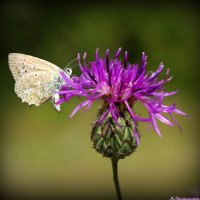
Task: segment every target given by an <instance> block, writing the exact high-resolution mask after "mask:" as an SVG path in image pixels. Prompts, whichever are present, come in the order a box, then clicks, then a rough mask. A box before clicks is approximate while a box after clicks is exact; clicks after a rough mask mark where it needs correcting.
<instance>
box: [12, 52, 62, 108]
mask: <svg viewBox="0 0 200 200" xmlns="http://www.w3.org/2000/svg"><path fill="white" fill-rule="evenodd" d="M9 68H10V70H11V72H12V74H13V77H14V79H15V81H16V83H15V92H16V94H17V95H18V96H19V97H20V98H21V99H22V102H27V103H28V104H29V105H31V104H34V105H36V106H40V105H41V104H42V103H44V102H45V101H47V100H48V99H49V98H50V97H51V96H52V94H53V93H54V92H55V90H57V89H58V88H59V87H60V84H61V81H60V73H59V71H61V69H60V68H59V67H57V66H56V65H54V64H52V63H50V62H48V61H45V60H42V59H39V58H36V57H33V56H29V55H24V54H18V53H11V54H9Z"/></svg>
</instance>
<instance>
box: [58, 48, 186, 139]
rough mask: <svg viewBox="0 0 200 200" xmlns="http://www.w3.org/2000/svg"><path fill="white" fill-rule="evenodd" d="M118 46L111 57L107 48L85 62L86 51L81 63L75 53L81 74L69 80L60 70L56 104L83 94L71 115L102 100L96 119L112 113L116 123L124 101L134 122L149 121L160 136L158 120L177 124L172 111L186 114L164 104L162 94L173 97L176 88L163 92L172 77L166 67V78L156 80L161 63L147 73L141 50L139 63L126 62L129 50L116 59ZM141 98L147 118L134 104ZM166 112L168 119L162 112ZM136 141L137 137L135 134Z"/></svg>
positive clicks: (118, 52) (145, 60)
mask: <svg viewBox="0 0 200 200" xmlns="http://www.w3.org/2000/svg"><path fill="white" fill-rule="evenodd" d="M120 53H121V48H119V49H118V51H117V52H116V54H115V57H114V58H113V59H109V50H107V51H106V56H105V58H99V56H98V49H97V51H96V54H95V61H92V62H88V63H86V53H85V54H84V56H83V64H82V63H81V61H80V55H78V62H79V66H80V69H81V72H82V74H81V75H80V76H79V77H76V76H74V77H72V78H71V79H70V78H69V77H68V76H66V75H65V73H63V72H61V76H62V78H63V80H64V82H65V85H63V86H62V87H61V89H60V91H59V94H60V96H61V99H60V100H59V101H58V102H57V104H61V103H63V102H66V101H68V100H69V99H71V98H72V97H74V96H78V97H84V98H85V100H84V101H83V102H82V103H80V104H79V105H78V106H77V107H76V108H75V109H74V111H73V112H72V114H71V115H70V116H71V117H72V116H73V115H74V114H75V113H76V112H77V111H78V110H80V109H81V108H83V107H85V110H87V109H89V108H90V107H91V105H92V103H93V102H94V101H95V100H100V99H102V100H103V102H104V103H105V104H107V110H106V111H105V112H104V113H103V114H102V116H101V118H99V119H98V122H99V123H101V122H102V121H103V120H104V119H106V117H107V116H108V114H110V115H111V116H112V118H113V119H114V121H115V122H116V123H117V124H118V118H120V117H121V114H120V111H119V109H118V108H119V107H118V105H119V104H124V109H125V110H127V111H128V112H129V114H130V116H131V118H132V120H133V122H134V123H135V124H137V122H138V121H141V122H148V123H149V124H151V125H152V126H153V128H154V130H155V132H156V133H157V134H158V135H160V131H159V128H158V125H157V120H159V121H161V122H163V123H165V124H167V125H169V126H173V125H174V124H176V125H178V126H179V128H180V125H179V124H178V123H177V121H176V120H175V118H174V117H173V115H172V114H173V113H176V114H178V115H185V116H187V115H186V113H184V112H182V111H181V110H179V109H177V108H176V105H175V103H174V104H172V105H170V106H167V105H164V104H163V100H164V98H165V97H168V96H172V95H174V94H176V93H177V91H173V92H166V91H165V90H164V85H165V84H166V83H168V82H169V81H170V80H171V79H172V77H171V76H170V75H169V69H167V71H166V73H165V78H164V79H162V80H159V79H158V76H159V74H160V73H161V72H162V70H163V68H164V65H163V63H160V65H159V66H158V69H157V70H156V71H155V72H147V71H146V66H147V56H146V55H145V53H142V58H141V64H140V65H138V64H130V63H128V53H127V51H126V52H125V54H124V60H123V61H121V60H120V59H119V56H120ZM137 101H140V102H141V103H142V104H143V105H144V107H145V108H146V109H147V111H148V117H147V118H144V117H141V116H139V115H137V114H136V113H135V112H134V110H133V109H132V108H133V105H134V104H135V103H136V102H137ZM165 113H166V114H168V115H169V117H170V119H171V121H170V120H169V119H168V118H166V116H164V115H163V114H165ZM135 137H136V138H137V140H138V141H139V136H138V135H137V133H136V135H135Z"/></svg>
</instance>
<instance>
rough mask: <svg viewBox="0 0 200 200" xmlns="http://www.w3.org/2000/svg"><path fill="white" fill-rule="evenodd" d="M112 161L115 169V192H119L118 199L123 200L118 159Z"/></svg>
mask: <svg viewBox="0 0 200 200" xmlns="http://www.w3.org/2000/svg"><path fill="white" fill-rule="evenodd" d="M111 161H112V169H113V180H114V183H115V190H116V192H117V198H118V200H122V196H121V192H120V187H119V179H118V170H117V164H118V159H113V158H112V159H111Z"/></svg>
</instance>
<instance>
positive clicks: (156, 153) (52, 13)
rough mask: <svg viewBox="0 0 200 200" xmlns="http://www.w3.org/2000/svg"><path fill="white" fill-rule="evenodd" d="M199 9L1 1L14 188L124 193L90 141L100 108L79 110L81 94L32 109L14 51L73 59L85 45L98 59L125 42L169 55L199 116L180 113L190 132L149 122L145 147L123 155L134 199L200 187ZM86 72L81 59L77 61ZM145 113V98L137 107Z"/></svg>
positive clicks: (6, 129) (4, 109) (32, 192)
mask: <svg viewBox="0 0 200 200" xmlns="http://www.w3.org/2000/svg"><path fill="white" fill-rule="evenodd" d="M199 17H200V16H199V14H198V7H197V5H196V4H195V3H193V2H192V1H188V2H182V3H180V2H177V3H175V2H173V3H172V2H169V1H168V3H157V2H152V1H151V2H150V3H147V2H145V1H140V2H139V3H133V2H132V3H131V2H123V3H122V2H121V3H117V2H115V3H114V2H112V3H111V2H110V3H107V2H106V1H100V2H99V3H94V2H93V3H87V2H85V1H84V3H83V2H82V3H81V2H77V1H74V2H71V3H68V2H67V1H66V2H64V1H63V2H62V1H60V2H59V1H58V2H57V3H55V2H54V3H50V2H49V3H48V4H47V3H44V2H42V1H1V3H0V24H1V31H0V34H1V37H0V66H1V67H0V71H1V78H0V86H1V104H0V106H1V107H0V109H1V122H0V123H1V129H0V130H1V139H0V141H1V170H2V176H1V180H2V182H3V188H4V191H5V193H7V194H12V195H25V196H26V195H28V196H32V197H35V198H45V197H47V196H48V195H51V196H53V195H55V196H57V197H66V199H67V198H69V199H76V198H79V197H81V199H98V198H99V199H103V198H104V199H115V198H116V195H115V191H114V184H113V182H112V171H111V163H110V160H108V159H106V158H103V157H102V156H101V155H100V154H97V153H96V152H95V151H94V149H93V148H92V144H91V142H90V129H91V122H93V121H94V120H95V115H96V111H97V107H98V103H96V104H94V105H93V107H92V109H90V110H89V111H87V112H86V113H84V112H79V113H77V114H76V115H75V116H74V117H73V118H72V119H70V120H69V119H68V116H69V114H70V113H71V112H72V110H73V108H74V107H75V106H76V104H77V103H78V102H79V100H77V99H73V100H72V101H70V102H69V103H66V104H65V105H64V104H63V106H62V112H61V113H56V112H55V111H54V109H52V107H51V105H50V103H49V102H48V103H46V104H44V105H42V106H41V107H39V108H38V107H34V106H33V107H31V108H29V107H28V106H27V104H22V103H21V99H19V98H18V97H17V96H16V94H15V93H14V80H13V77H12V75H11V72H10V71H9V68H8V60H7V55H8V53H10V52H18V53H25V54H30V55H33V56H36V57H39V58H43V59H45V60H48V61H51V62H53V63H55V64H56V65H58V66H60V67H62V68H63V67H65V66H66V64H67V63H68V62H70V61H71V60H72V59H74V58H75V57H76V55H77V53H78V52H80V53H83V52H84V51H86V52H87V53H88V60H89V59H93V57H94V52H95V50H96V48H97V47H99V48H100V54H101V55H102V56H103V55H104V54H105V50H106V48H109V49H110V51H111V52H112V54H114V53H115V51H116V50H117V48H118V47H122V49H123V51H125V50H128V51H129V60H130V62H135V63H137V62H140V56H141V53H142V51H145V52H146V53H147V55H148V58H149V61H148V67H149V68H148V69H149V70H155V69H156V67H157V66H158V65H159V63H160V62H161V61H164V63H165V66H166V68H168V67H169V68H170V70H171V74H172V76H173V80H172V81H171V83H169V84H168V85H167V86H166V89H167V90H175V89H177V88H178V89H179V90H180V92H179V93H178V95H176V96H174V97H172V98H171V99H169V100H167V101H166V103H173V102H174V101H176V103H177V105H178V107H179V108H180V109H182V110H184V111H185V112H187V113H188V114H189V115H190V116H191V120H188V119H186V118H184V117H180V116H177V119H178V121H179V122H180V124H181V125H182V128H183V131H182V133H179V130H178V128H177V127H172V128H171V127H167V126H165V125H162V124H161V123H160V124H159V127H160V130H161V133H162V136H163V137H162V138H160V137H158V136H157V135H156V134H155V133H154V131H153V129H152V128H151V129H150V130H149V131H147V125H146V124H144V125H143V124H139V128H140V131H141V133H142V134H143V136H142V139H141V144H140V146H139V148H138V150H137V152H136V153H134V154H133V155H132V156H130V157H128V158H126V159H124V160H122V161H120V162H119V176H120V181H121V190H122V194H123V197H124V199H144V198H148V199H149V198H154V199H170V197H172V196H174V197H175V196H179V197H191V196H195V195H196V196H197V195H200V194H199V192H200V180H199V167H200V165H199V156H198V154H199V149H200V148H199V138H200V137H199V131H198V130H199V116H198V114H199V84H198V82H199V77H198V75H199V74H198V73H199V71H200V70H199V61H200V56H199V50H200V49H199V46H200V45H199ZM73 72H74V74H79V73H80V72H79V70H78V67H74V68H73ZM136 109H137V110H138V112H143V111H144V110H143V108H142V106H140V105H139V106H138V107H137V108H136Z"/></svg>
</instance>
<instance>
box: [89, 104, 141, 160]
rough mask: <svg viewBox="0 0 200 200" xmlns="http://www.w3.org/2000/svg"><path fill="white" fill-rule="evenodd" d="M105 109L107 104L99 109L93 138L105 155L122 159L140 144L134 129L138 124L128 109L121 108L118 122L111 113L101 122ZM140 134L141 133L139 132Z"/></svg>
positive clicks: (96, 145) (92, 133)
mask: <svg viewBox="0 0 200 200" xmlns="http://www.w3.org/2000/svg"><path fill="white" fill-rule="evenodd" d="M104 111H105V106H103V107H102V108H100V109H99V111H98V114H97V122H96V123H95V124H94V125H93V127H92V132H91V140H92V142H93V146H94V148H95V149H96V151H97V152H99V153H101V154H103V156H105V157H108V158H114V159H122V158H125V157H126V156H129V155H130V154H131V153H132V152H134V151H135V149H136V148H137V146H138V144H137V141H136V138H135V137H134V134H133V132H134V130H136V131H137V134H138V129H137V127H136V124H134V122H133V120H132V119H131V116H130V114H129V113H128V111H127V110H126V109H124V110H121V112H120V115H121V117H119V118H118V119H117V122H118V124H117V123H116V122H115V120H114V119H113V118H112V117H111V114H110V113H109V114H108V115H107V117H106V118H105V119H104V120H103V121H102V122H101V123H99V121H98V119H101V117H102V115H103V113H104ZM138 135H139V134H138Z"/></svg>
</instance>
